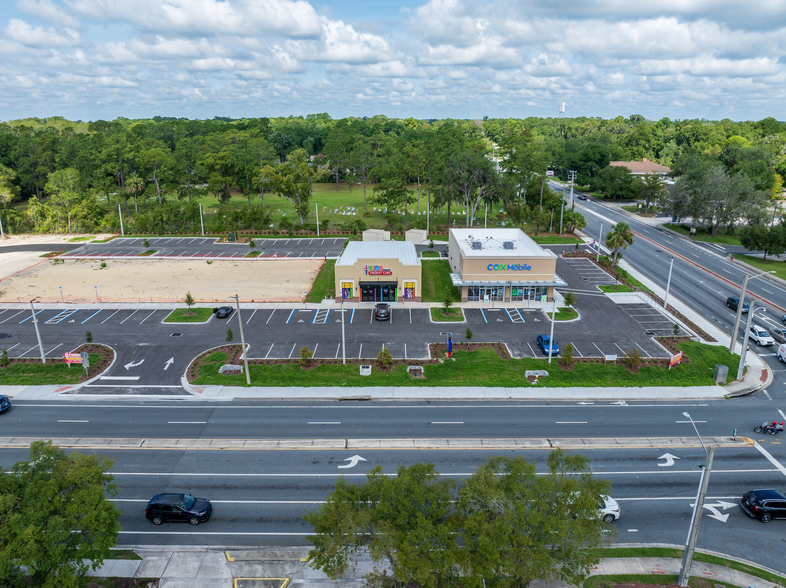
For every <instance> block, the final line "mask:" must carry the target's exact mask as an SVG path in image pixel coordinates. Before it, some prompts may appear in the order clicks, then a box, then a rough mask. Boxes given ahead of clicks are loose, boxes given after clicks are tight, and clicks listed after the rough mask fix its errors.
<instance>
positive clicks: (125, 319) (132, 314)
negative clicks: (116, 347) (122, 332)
mask: <svg viewBox="0 0 786 588" xmlns="http://www.w3.org/2000/svg"><path fill="white" fill-rule="evenodd" d="M137 312H139V309H138V308H137V309H136V310H135V311H134V312H132V313H131V314H129V315H128V316H127V317H126V318H124V319H123V320H122V321H120V324H121V325H122V324H123V323H124V322H126V321H127V320H128V319H130V318H131V317H132V316H134V315H135V314H136V313H137Z"/></svg>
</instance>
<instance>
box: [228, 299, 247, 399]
mask: <svg viewBox="0 0 786 588" xmlns="http://www.w3.org/2000/svg"><path fill="white" fill-rule="evenodd" d="M230 298H234V299H235V303H236V304H237V322H238V324H239V325H240V344H241V345H242V346H243V365H244V366H245V368H246V384H248V385H249V386H250V385H251V374H249V373H248V357H247V356H246V338H245V337H244V336H243V319H242V318H240V297H239V296H238V295H237V294H235V295H234V296H227V300H229V299H230Z"/></svg>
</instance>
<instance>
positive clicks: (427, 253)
mask: <svg viewBox="0 0 786 588" xmlns="http://www.w3.org/2000/svg"><path fill="white" fill-rule="evenodd" d="M420 256H421V257H440V253H439V251H424V252H423V253H421V254H420Z"/></svg>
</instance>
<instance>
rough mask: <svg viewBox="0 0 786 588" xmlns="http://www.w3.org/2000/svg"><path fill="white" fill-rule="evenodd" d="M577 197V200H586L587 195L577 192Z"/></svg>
mask: <svg viewBox="0 0 786 588" xmlns="http://www.w3.org/2000/svg"><path fill="white" fill-rule="evenodd" d="M578 198H579V200H586V199H587V196H586V194H579V196H578Z"/></svg>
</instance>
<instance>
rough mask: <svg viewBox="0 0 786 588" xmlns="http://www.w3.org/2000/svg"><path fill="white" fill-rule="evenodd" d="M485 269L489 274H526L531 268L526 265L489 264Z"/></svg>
mask: <svg viewBox="0 0 786 588" xmlns="http://www.w3.org/2000/svg"><path fill="white" fill-rule="evenodd" d="M486 269H488V271H490V272H504V271H510V272H528V271H530V270H531V269H532V266H531V265H527V264H526V263H511V264H507V263H490V264H488V267H487V268H486Z"/></svg>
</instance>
